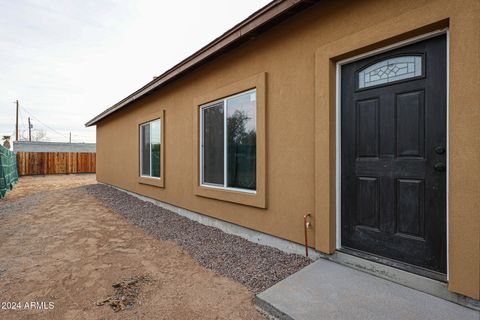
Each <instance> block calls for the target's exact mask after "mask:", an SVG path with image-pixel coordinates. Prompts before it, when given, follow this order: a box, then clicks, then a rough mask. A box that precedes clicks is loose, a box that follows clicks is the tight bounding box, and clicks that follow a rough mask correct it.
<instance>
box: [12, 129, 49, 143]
mask: <svg viewBox="0 0 480 320" xmlns="http://www.w3.org/2000/svg"><path fill="white" fill-rule="evenodd" d="M19 140H21V141H28V130H23V131H22V133H21V135H20V137H19ZM32 141H45V142H46V141H50V138H48V137H47V132H46V131H45V130H43V129H33V130H32Z"/></svg>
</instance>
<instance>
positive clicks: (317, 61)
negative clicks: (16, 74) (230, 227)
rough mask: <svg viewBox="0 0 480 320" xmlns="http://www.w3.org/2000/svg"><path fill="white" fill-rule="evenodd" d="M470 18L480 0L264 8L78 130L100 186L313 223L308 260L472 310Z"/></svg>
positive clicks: (245, 221)
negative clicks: (363, 266)
mask: <svg viewBox="0 0 480 320" xmlns="http://www.w3.org/2000/svg"><path fill="white" fill-rule="evenodd" d="M479 21H480V3H479V2H478V1H476V0H466V1H460V0H454V1H452V0H450V1H447V0H425V1H386V0H383V1H379V0H375V1H373V0H371V1H298V0H292V1H273V2H271V3H270V4H268V5H267V6H265V7H264V8H262V9H260V10H259V11H257V12H255V13H254V14H253V15H251V16H250V17H248V18H247V19H245V20H244V21H243V22H241V23H239V24H238V25H236V26H235V27H233V28H232V29H231V30H229V31H227V32H226V33H224V34H223V35H222V36H220V37H219V38H217V39H215V40H214V41H212V42H211V43H210V44H208V45H207V46H206V47H204V48H202V49H201V50H199V51H198V52H196V53H194V54H193V55H192V56H190V57H188V58H187V59H185V60H184V61H182V62H180V63H179V64H177V65H176V66H174V67H173V68H171V69H170V70H168V71H167V72H165V73H164V74H162V75H161V76H159V77H157V78H155V79H154V80H153V81H151V82H150V83H148V84H146V85H145V86H144V87H142V88H141V89H139V90H137V91H136V92H134V93H132V94H131V95H129V96H128V97H126V98H125V99H123V100H121V101H120V102H118V103H117V104H115V105H113V106H112V107H110V108H108V109H107V110H105V111H104V112H102V113H101V114H99V115H97V116H96V117H95V118H93V119H92V120H90V121H89V122H88V123H87V124H86V125H87V126H93V125H96V128H97V146H98V147H97V149H98V150H97V153H98V155H97V168H98V169H97V179H98V181H100V182H102V183H106V184H110V185H113V186H116V187H118V188H121V189H124V190H128V191H131V192H134V193H137V194H140V195H143V196H146V197H150V198H153V199H156V200H159V201H162V202H165V203H168V204H171V205H174V206H177V207H180V208H184V209H187V210H190V211H193V212H197V213H201V214H203V215H206V216H210V217H213V218H216V219H220V220H223V221H228V222H230V223H233V224H237V225H240V226H243V227H246V228H249V229H252V230H256V231H259V232H261V233H265V234H268V235H272V236H275V237H278V238H282V239H286V240H289V241H292V242H295V243H298V244H304V241H305V238H304V216H305V215H306V214H310V216H307V219H309V222H310V223H311V226H312V227H311V228H309V229H308V239H307V240H308V244H309V245H310V246H311V247H312V248H314V249H315V250H316V251H318V252H321V253H325V254H332V253H334V252H336V251H342V252H344V253H347V254H350V255H352V256H355V257H358V258H359V260H358V261H359V263H361V261H363V260H367V261H368V260H375V261H380V262H381V263H382V264H386V265H389V266H393V267H395V268H398V269H400V270H407V271H409V272H411V273H414V274H420V275H422V276H424V277H427V278H431V279H434V281H438V282H444V283H448V290H449V291H450V293H453V294H459V295H461V296H466V297H469V298H471V299H477V300H478V299H479V298H480V232H479V225H480V214H479V213H478V208H480V196H479V193H478V185H479V184H480V173H479V172H480V158H479V154H480V143H479V140H478V136H479V135H480V125H479V123H480V107H479V103H478V101H479V98H480V69H479V67H480V44H479V40H480V36H479V35H480V24H479V23H478V22H479ZM118 141H122V143H118ZM132 150H133V152H132ZM477 303H478V301H477Z"/></svg>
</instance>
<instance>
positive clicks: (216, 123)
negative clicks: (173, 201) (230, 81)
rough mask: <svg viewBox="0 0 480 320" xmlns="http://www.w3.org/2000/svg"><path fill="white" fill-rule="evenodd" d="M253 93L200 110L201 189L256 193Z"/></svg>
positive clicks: (232, 97) (255, 103)
mask: <svg viewBox="0 0 480 320" xmlns="http://www.w3.org/2000/svg"><path fill="white" fill-rule="evenodd" d="M256 120H257V97H256V89H253V90H249V91H246V92H242V93H239V94H236V95H233V96H230V97H227V98H224V99H221V100H217V101H215V102H211V103H208V104H205V105H202V106H200V150H201V151H200V185H202V186H206V187H212V188H220V189H231V190H239V191H245V192H251V193H255V192H256V188H257V179H256V176H257V141H256V137H257V124H256Z"/></svg>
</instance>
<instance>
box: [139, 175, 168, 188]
mask: <svg viewBox="0 0 480 320" xmlns="http://www.w3.org/2000/svg"><path fill="white" fill-rule="evenodd" d="M137 181H138V183H140V184H147V185H150V186H154V187H159V188H164V187H165V184H164V183H163V178H148V177H138V178H137Z"/></svg>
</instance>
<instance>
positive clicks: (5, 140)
mask: <svg viewBox="0 0 480 320" xmlns="http://www.w3.org/2000/svg"><path fill="white" fill-rule="evenodd" d="M3 146H4V147H5V148H7V149H8V150H10V136H3Z"/></svg>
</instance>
